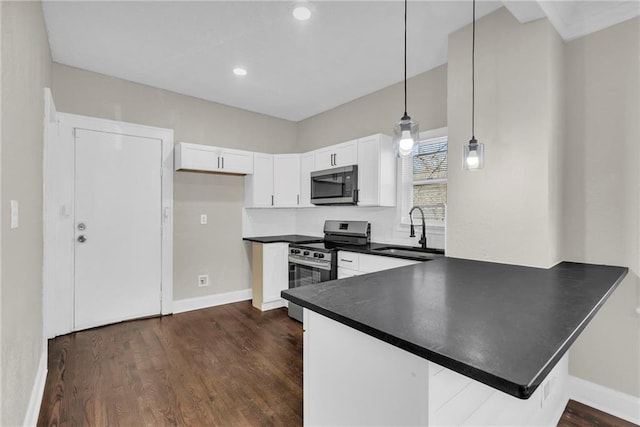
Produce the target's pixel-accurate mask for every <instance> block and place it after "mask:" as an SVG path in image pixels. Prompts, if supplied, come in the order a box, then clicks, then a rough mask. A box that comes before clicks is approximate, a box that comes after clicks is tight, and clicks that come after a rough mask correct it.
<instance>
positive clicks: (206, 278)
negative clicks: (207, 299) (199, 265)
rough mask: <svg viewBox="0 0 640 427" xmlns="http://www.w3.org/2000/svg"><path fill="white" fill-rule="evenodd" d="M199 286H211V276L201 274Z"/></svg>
mask: <svg viewBox="0 0 640 427" xmlns="http://www.w3.org/2000/svg"><path fill="white" fill-rule="evenodd" d="M198 286H200V287H203V286H209V275H208V274H201V275H199V276H198Z"/></svg>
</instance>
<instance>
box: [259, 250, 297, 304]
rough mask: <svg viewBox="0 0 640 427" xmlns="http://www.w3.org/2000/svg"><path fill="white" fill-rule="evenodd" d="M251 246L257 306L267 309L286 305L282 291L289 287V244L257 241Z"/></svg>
mask: <svg viewBox="0 0 640 427" xmlns="http://www.w3.org/2000/svg"><path fill="white" fill-rule="evenodd" d="M251 245H252V248H251V255H252V260H251V272H252V275H253V300H252V304H253V306H254V307H255V308H257V309H259V310H261V311H266V310H271V309H274V308H279V307H284V306H286V305H287V301H286V300H284V299H282V298H281V297H280V292H282V291H284V290H285V289H288V288H289V270H288V266H289V244H288V243H256V242H253V243H252V244H251Z"/></svg>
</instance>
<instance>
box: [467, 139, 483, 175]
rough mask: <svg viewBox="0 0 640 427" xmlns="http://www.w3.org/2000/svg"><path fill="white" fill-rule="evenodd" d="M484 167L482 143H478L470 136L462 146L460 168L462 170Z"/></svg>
mask: <svg viewBox="0 0 640 427" xmlns="http://www.w3.org/2000/svg"><path fill="white" fill-rule="evenodd" d="M483 167H484V144H482V143H478V141H477V140H476V139H475V138H472V139H471V141H469V143H468V144H467V145H465V146H464V156H463V157H462V168H463V169H464V170H478V169H482V168H483Z"/></svg>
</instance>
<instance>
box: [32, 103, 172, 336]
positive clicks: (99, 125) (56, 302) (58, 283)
mask: <svg viewBox="0 0 640 427" xmlns="http://www.w3.org/2000/svg"><path fill="white" fill-rule="evenodd" d="M57 123H58V135H57V138H56V139H57V141H52V142H53V143H52V144H49V141H46V142H45V145H50V146H49V147H45V159H44V162H45V170H46V177H45V179H46V185H45V200H46V201H49V203H46V205H45V227H46V229H48V230H55V229H56V227H58V228H59V229H61V232H60V233H59V238H57V239H51V240H50V239H45V242H44V255H45V259H46V260H50V261H51V262H52V263H54V262H55V264H56V265H58V268H48V269H47V270H46V271H47V272H48V277H47V278H46V279H47V280H46V286H47V287H48V292H47V294H48V296H49V298H47V299H46V304H47V308H46V309H45V310H44V315H45V316H46V318H45V324H46V326H47V327H46V328H45V330H46V333H47V338H53V337H55V336H58V335H64V334H67V333H70V332H72V331H73V328H74V318H73V317H74V290H75V283H74V268H75V265H74V250H75V247H74V244H73V242H74V236H75V230H74V224H75V220H74V216H75V212H74V207H75V189H74V188H75V173H74V160H75V149H74V141H75V129H86V130H93V131H98V132H109V133H118V134H125V135H130V136H137V137H144V138H153V139H159V140H160V141H161V143H162V167H161V170H160V171H158V173H161V174H162V177H161V186H162V193H161V194H162V204H161V212H159V214H161V215H162V230H161V236H162V237H161V244H162V248H161V251H162V259H161V263H162V273H161V278H162V282H161V285H160V295H158V298H161V305H160V314H161V315H167V314H171V313H172V312H173V169H174V168H173V148H174V140H173V129H164V128H158V127H152V126H145V125H139V124H135V123H127V122H119V121H114V120H107V119H100V118H95V117H87V116H80V115H75V114H68V113H57ZM54 145H55V146H57V147H56V148H57V149H55V150H54V149H53V148H54V147H53V146H54ZM49 196H51V197H49Z"/></svg>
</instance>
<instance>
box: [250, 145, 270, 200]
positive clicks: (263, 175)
mask: <svg viewBox="0 0 640 427" xmlns="http://www.w3.org/2000/svg"><path fill="white" fill-rule="evenodd" d="M273 196H274V194H273V155H272V154H264V153H254V154H253V174H252V175H247V177H246V178H245V179H244V205H245V207H248V208H270V207H273V205H274V200H273V199H274V197H273Z"/></svg>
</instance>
